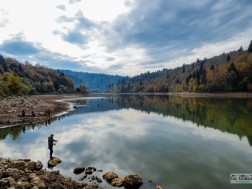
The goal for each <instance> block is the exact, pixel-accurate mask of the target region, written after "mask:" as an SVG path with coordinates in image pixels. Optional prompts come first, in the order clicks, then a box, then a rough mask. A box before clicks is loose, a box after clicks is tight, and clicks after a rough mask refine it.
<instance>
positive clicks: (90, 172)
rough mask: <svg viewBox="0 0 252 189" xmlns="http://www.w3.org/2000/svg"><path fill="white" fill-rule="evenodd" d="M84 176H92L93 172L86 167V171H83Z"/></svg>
mask: <svg viewBox="0 0 252 189" xmlns="http://www.w3.org/2000/svg"><path fill="white" fill-rule="evenodd" d="M85 174H86V175H91V174H93V170H92V169H90V167H88V168H87V169H86V171H85Z"/></svg>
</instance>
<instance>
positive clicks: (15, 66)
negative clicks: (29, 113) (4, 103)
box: [0, 55, 74, 96]
mask: <svg viewBox="0 0 252 189" xmlns="http://www.w3.org/2000/svg"><path fill="white" fill-rule="evenodd" d="M73 90H74V83H73V81H72V80H71V79H70V78H68V77H67V76H65V74H64V73H59V72H57V71H55V70H53V69H49V68H46V67H43V66H40V65H36V66H33V65H31V64H29V63H26V64H22V63H20V62H18V61H17V60H15V59H12V58H4V57H3V56H2V55H0V96H8V95H19V94H41V93H54V92H57V93H66V92H72V91H73Z"/></svg>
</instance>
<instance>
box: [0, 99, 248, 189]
mask: <svg viewBox="0 0 252 189" xmlns="http://www.w3.org/2000/svg"><path fill="white" fill-rule="evenodd" d="M72 103H74V104H75V105H76V106H77V107H78V108H77V109H76V110H74V111H72V112H70V113H69V114H67V115H65V116H62V117H59V118H57V119H54V120H51V122H50V123H44V124H38V125H30V126H27V127H24V126H21V127H15V128H4V129H0V149H1V151H0V156H1V157H7V158H30V159H32V160H41V161H42V163H43V165H47V161H48V159H49V150H48V148H47V147H48V145H47V137H48V136H49V135H50V134H51V133H53V134H54V135H55V137H54V138H55V139H58V140H59V142H58V143H57V145H56V146H55V147H54V155H55V156H57V157H60V158H61V160H62V163H61V164H59V165H58V166H56V167H54V168H53V170H60V172H61V174H63V175H66V176H72V177H74V178H76V179H78V178H79V177H80V176H76V175H74V174H73V169H74V168H76V167H78V166H85V167H87V166H94V167H96V168H97V169H102V170H103V173H105V172H107V171H114V172H116V173H117V174H118V175H119V176H125V175H127V174H130V173H136V174H138V175H139V176H140V177H142V179H143V181H144V185H143V186H142V187H141V188H143V189H149V188H155V186H156V185H161V186H162V187H163V188H165V189H168V188H172V189H184V188H185V189H195V188H207V189H208V188H209V189H212V188H223V189H225V188H227V189H230V188H231V189H232V188H251V187H252V185H251V184H245V185H239V184H230V174H231V173H252V99H229V98H184V97H176V96H166V95H156V96H153V95H121V96H119V95H112V96H109V97H93V98H85V99H81V100H74V101H72ZM103 173H100V174H98V176H101V175H102V174H103ZM149 180H151V181H152V182H149ZM102 186H104V187H105V188H114V187H111V186H109V185H108V184H106V183H105V182H104V181H103V184H102Z"/></svg>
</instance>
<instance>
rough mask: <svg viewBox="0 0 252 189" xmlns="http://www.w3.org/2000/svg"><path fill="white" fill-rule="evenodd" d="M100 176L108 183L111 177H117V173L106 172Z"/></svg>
mask: <svg viewBox="0 0 252 189" xmlns="http://www.w3.org/2000/svg"><path fill="white" fill-rule="evenodd" d="M102 178H103V179H104V180H106V181H107V182H108V183H111V181H112V180H113V179H115V178H118V175H117V174H116V173H114V172H107V173H105V174H104V175H103V176H102Z"/></svg>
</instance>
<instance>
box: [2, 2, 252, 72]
mask: <svg viewBox="0 0 252 189" xmlns="http://www.w3.org/2000/svg"><path fill="white" fill-rule="evenodd" d="M146 2H148V1H146V0H139V1H135V0H82V1H79V0H71V1H69V0H61V1H52V0H36V1H34V0H22V1H17V0H8V1H0V7H1V8H0V28H1V30H0V36H1V38H0V46H1V44H3V43H4V42H5V41H6V40H10V39H14V38H15V37H17V36H22V37H21V38H22V40H24V41H27V42H31V43H32V44H38V45H39V46H40V47H41V49H44V50H45V49H46V50H47V51H48V52H49V54H50V55H53V54H58V55H61V56H62V57H63V56H64V57H66V56H67V57H70V58H71V59H72V60H73V61H76V62H77V64H76V67H74V66H73V65H71V68H72V69H73V70H78V71H92V72H104V73H111V74H119V75H130V76H133V75H136V74H139V73H142V72H146V71H156V70H157V69H162V68H164V67H165V68H172V67H176V66H180V65H182V64H183V63H188V64H189V63H191V62H193V61H195V60H196V59H197V58H200V59H202V58H204V57H207V58H209V57H211V56H215V55H218V54H221V53H222V52H228V51H230V50H235V49H238V48H239V47H240V46H241V45H243V47H244V48H246V45H247V44H248V41H249V40H250V39H251V38H252V33H251V30H250V29H247V30H244V33H241V32H240V31H239V30H238V29H239V28H241V27H245V25H247V28H249V26H251V22H249V21H248V18H249V17H250V15H251V13H250V11H248V6H247V7H245V6H244V3H241V4H239V6H238V5H237V6H235V7H234V8H233V9H230V7H233V5H234V2H232V1H225V2H224V3H223V2H219V3H213V2H211V1H207V0H205V1H202V2H200V3H199V2H198V1H192V2H190V3H185V2H186V1H179V2H173V1H164V0H157V1H151V2H148V3H146ZM143 5H145V6H143ZM168 5H169V6H168ZM171 7H172V9H171ZM206 8H209V9H207V10H206ZM240 10H243V12H241V11H240ZM186 11H188V13H187V12H186ZM185 14H187V15H185ZM64 19H65V21H64ZM67 19H68V20H69V21H67ZM85 21H86V22H87V25H85ZM183 21H186V23H190V24H188V26H185V25H184V24H183V23H184V22H183ZM89 22H90V23H91V24H90V26H88V24H89ZM239 23H246V24H241V25H239ZM206 24H207V26H208V27H210V26H211V27H210V29H212V30H211V32H209V30H206V29H204V28H205V27H199V28H195V27H198V26H199V25H206ZM238 25H239V26H238ZM222 26H223V28H224V30H225V32H226V33H227V34H228V35H227V36H224V34H225V33H223V31H222V29H223V28H222ZM181 27H182V29H181ZM237 28H238V29H237ZM205 33H207V34H208V35H209V36H210V37H211V39H208V37H206V36H204V34H205ZM197 34H199V35H197ZM191 36H193V37H192V38H193V40H192V39H190V40H188V39H189V38H191ZM195 36H197V37H196V38H195ZM213 36H214V37H213ZM223 36H224V37H223ZM215 37H216V40H213V38H215ZM181 38H182V39H181ZM184 38H185V39H184ZM194 38H195V39H194ZM183 40H185V41H183ZM187 40H188V41H187ZM190 42H192V43H194V44H191V43H190ZM183 43H186V44H187V45H186V47H183ZM196 45H197V46H196ZM171 47H172V48H171ZM0 50H1V49H0ZM1 53H3V54H4V53H5V55H10V56H11V54H7V53H6V52H1ZM42 54H43V53H42ZM39 55H41V53H40V54H39ZM12 56H13V57H15V58H17V59H20V60H23V59H28V60H29V61H30V62H38V63H43V64H45V65H47V66H49V67H50V65H53V64H52V63H51V62H46V61H47V59H46V58H44V59H43V56H38V55H37V56H36V55H34V56H30V57H18V56H17V55H16V54H13V55H12ZM59 57H60V56H59ZM52 59H53V58H52ZM69 64H70V63H69ZM65 65H66V64H64V65H62V66H61V67H60V65H59V68H63V69H64V66H65ZM79 65H83V67H82V68H80V66H79ZM51 67H53V66H51ZM69 67H70V66H69ZM53 68H55V67H53ZM80 69H83V70H80Z"/></svg>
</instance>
